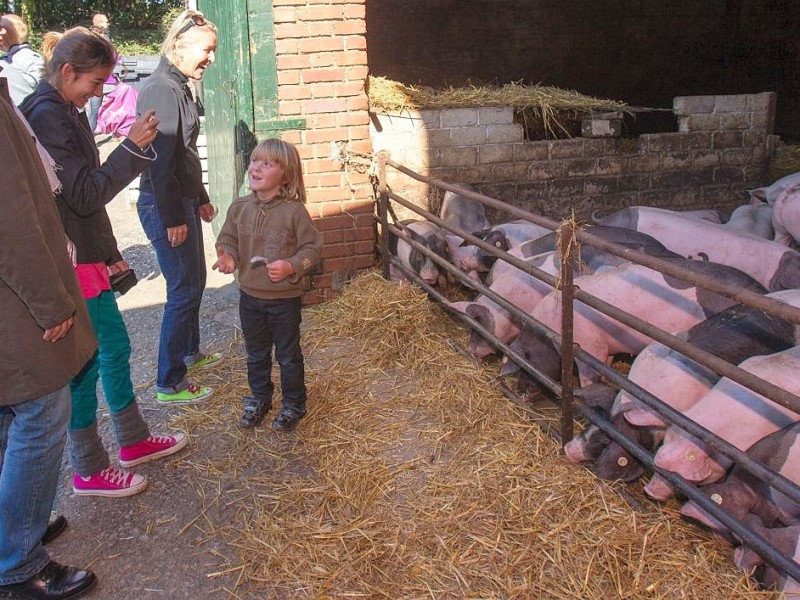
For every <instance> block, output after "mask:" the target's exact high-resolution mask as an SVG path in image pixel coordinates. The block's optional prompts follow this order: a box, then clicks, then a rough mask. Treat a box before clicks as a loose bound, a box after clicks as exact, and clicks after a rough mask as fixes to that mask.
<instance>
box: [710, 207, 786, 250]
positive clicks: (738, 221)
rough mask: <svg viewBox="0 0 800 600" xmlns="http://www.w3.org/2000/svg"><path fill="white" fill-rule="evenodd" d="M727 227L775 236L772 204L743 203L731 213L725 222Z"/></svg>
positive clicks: (767, 236) (761, 236) (769, 238)
mask: <svg viewBox="0 0 800 600" xmlns="http://www.w3.org/2000/svg"><path fill="white" fill-rule="evenodd" d="M725 227H728V228H729V229H738V230H740V231H744V232H746V233H751V234H753V235H756V236H758V237H760V238H764V239H765V240H771V239H773V238H774V237H775V228H774V227H773V226H772V206H770V205H769V204H743V205H742V206H739V207H737V208H736V210H734V211H733V212H732V213H731V216H730V218H729V219H728V220H727V221H726V222H725ZM786 245H788V244H786Z"/></svg>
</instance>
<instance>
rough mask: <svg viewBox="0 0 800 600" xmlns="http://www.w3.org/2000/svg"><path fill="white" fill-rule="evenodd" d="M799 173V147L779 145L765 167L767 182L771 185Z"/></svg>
mask: <svg viewBox="0 0 800 600" xmlns="http://www.w3.org/2000/svg"><path fill="white" fill-rule="evenodd" d="M799 171H800V146H790V145H781V146H778V148H777V150H776V151H775V156H773V157H772V159H771V160H770V161H769V165H767V181H769V182H770V183H771V182H773V181H777V180H778V179H780V178H781V177H784V176H786V175H789V174H791V173H797V172H799Z"/></svg>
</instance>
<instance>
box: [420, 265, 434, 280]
mask: <svg viewBox="0 0 800 600" xmlns="http://www.w3.org/2000/svg"><path fill="white" fill-rule="evenodd" d="M419 276H420V277H421V278H422V281H424V282H425V283H427V284H428V285H436V284H437V283H438V282H439V269H437V268H436V267H434V266H433V265H426V266H424V267H422V268H421V269H420V271H419Z"/></svg>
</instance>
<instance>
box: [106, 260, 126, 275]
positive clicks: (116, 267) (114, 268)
mask: <svg viewBox="0 0 800 600" xmlns="http://www.w3.org/2000/svg"><path fill="white" fill-rule="evenodd" d="M128 269H130V266H128V262H127V261H125V260H121V261H119V262H115V263H114V264H113V265H110V266H109V267H108V273H109V274H110V275H116V274H117V273H122V272H123V271H127V270H128Z"/></svg>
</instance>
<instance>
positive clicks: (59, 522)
mask: <svg viewBox="0 0 800 600" xmlns="http://www.w3.org/2000/svg"><path fill="white" fill-rule="evenodd" d="M66 528H67V518H66V517H65V516H64V515H60V514H58V513H56V512H53V513H50V522H49V523H48V524H47V529H45V532H44V535H43V536H42V544H49V543H50V542H52V541H53V540H54V539H56V538H57V537H58V536H60V535H61V534H62V533H64V530H65V529H66Z"/></svg>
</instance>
